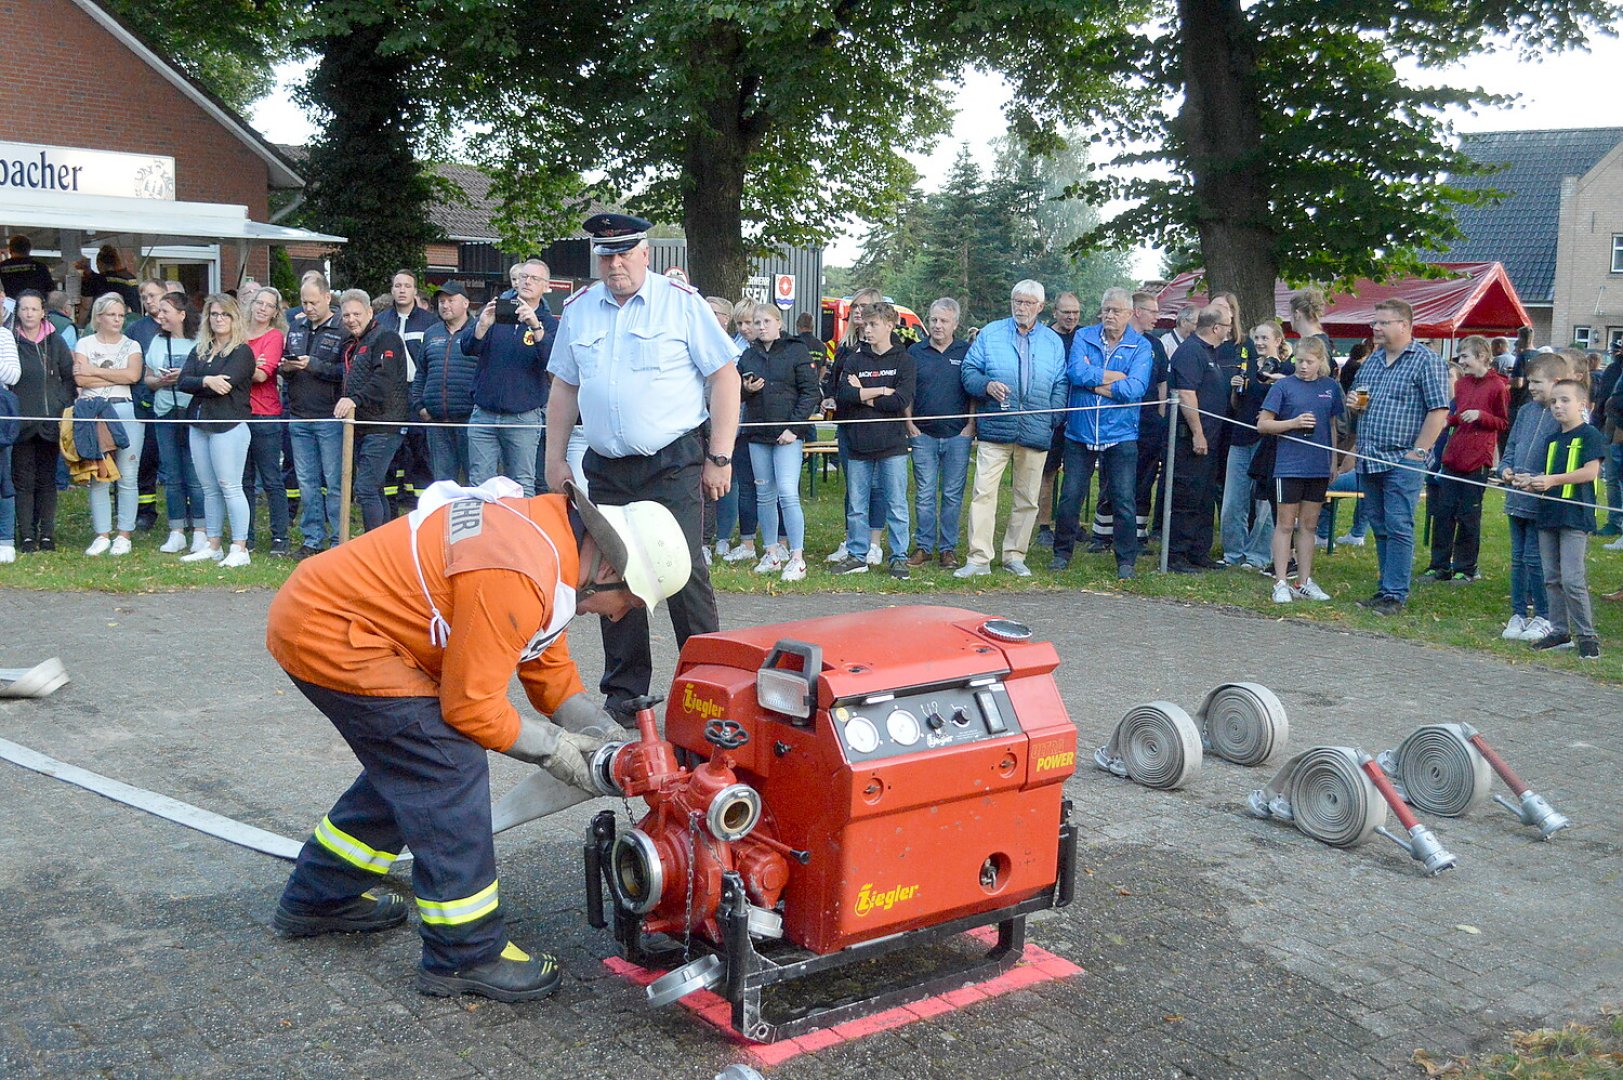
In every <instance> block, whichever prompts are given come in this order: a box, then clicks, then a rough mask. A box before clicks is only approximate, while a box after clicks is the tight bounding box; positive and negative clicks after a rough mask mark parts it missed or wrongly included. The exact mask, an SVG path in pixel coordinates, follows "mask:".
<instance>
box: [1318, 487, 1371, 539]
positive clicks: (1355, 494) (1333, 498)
mask: <svg viewBox="0 0 1623 1080" xmlns="http://www.w3.org/2000/svg"><path fill="white" fill-rule="evenodd" d="M1363 497H1364V493H1363V492H1362V491H1327V492H1325V493H1324V508H1325V511H1326V512H1327V513H1329V515H1330V530H1329V532H1330V540H1329V543H1327V544H1325V545H1324V553H1325V554H1326V555H1334V554H1335V553H1336V503H1338V502H1340V501H1341V500H1342V499H1362V498H1363Z"/></svg>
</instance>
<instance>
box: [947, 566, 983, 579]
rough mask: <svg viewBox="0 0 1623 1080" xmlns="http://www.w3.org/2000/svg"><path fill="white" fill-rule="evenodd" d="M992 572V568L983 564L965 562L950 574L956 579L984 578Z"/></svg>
mask: <svg viewBox="0 0 1623 1080" xmlns="http://www.w3.org/2000/svg"><path fill="white" fill-rule="evenodd" d="M991 572H992V568H991V567H990V566H987V565H986V564H985V563H983V562H966V563H964V565H962V566H960V567H959V568H958V569H956V570H954V571H953V572H952V576H953V577H956V578H972V577H984V576H986V575H987V574H990V573H991Z"/></svg>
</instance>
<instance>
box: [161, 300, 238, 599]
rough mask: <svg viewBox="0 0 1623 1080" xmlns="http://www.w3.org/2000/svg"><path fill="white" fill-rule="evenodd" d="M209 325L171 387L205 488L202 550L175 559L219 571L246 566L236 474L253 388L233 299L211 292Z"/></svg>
mask: <svg viewBox="0 0 1623 1080" xmlns="http://www.w3.org/2000/svg"><path fill="white" fill-rule="evenodd" d="M203 317H204V319H205V320H206V322H207V325H206V326H205V327H204V328H203V332H202V336H201V337H200V338H199V339H198V342H197V348H195V349H193V350H192V354H191V355H190V356H188V357H187V358H186V366H185V367H184V368H182V369H181V372H180V378H178V379H176V380H175V388H176V389H177V390H180V391H181V392H183V393H187V394H190V395H192V401H191V404H190V405H188V406H187V407H186V419H187V421H188V423H187V428H188V429H189V430H188V431H187V436H188V438H189V439H190V442H191V451H192V464H193V465H195V466H196V467H197V478H198V480H199V481H201V482H202V484H203V520H204V522H205V527H206V529H207V531H208V546H207V547H205V548H204V549H203V550H202V551H194V552H192V553H191V554H189V555H183V556H181V560H180V561H181V562H202V561H204V560H213V561H215V562H218V563H219V564H220V565H221V566H231V567H235V566H247V565H248V564H249V562H250V559H249V556H248V499H247V497H246V496H244V495H243V493H242V474H243V470H244V469H245V468H246V467H247V465H248V425H247V424H245V423H243V421H245V420H247V419H248V416H249V409H250V406H249V403H248V395H249V392H250V391H251V390H252V388H253V384H254V354H253V350H252V349H250V348H249V347H248V342H247V330H248V327H247V322H246V320H244V319H243V317H242V311H241V309H239V308H238V307H237V301H236V300H235V299H234V298H233V297H230V296H227V295H226V294H225V293H215V294H214V295H213V296H210V297H209V298H208V299H207V300H205V301H204V302H203ZM228 514H229V515H230V519H231V553H230V554H229V555H227V554H225V553H224V552H223V551H222V550H221V538H222V536H223V535H224V532H225V519H226V516H227V515H228Z"/></svg>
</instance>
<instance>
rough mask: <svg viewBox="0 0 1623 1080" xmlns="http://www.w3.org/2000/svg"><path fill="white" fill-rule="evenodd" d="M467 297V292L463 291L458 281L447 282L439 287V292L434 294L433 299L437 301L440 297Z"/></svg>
mask: <svg viewBox="0 0 1623 1080" xmlns="http://www.w3.org/2000/svg"><path fill="white" fill-rule="evenodd" d="M467 295H468V290H467V289H464V288H463V287H462V282H460V281H447V282H446V283H445V284H444V285H441V286H440V291H439V292H437V293H435V294H434V298H435V299H436V300H437V299H439V298H440V297H442V296H467Z"/></svg>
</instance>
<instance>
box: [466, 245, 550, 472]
mask: <svg viewBox="0 0 1623 1080" xmlns="http://www.w3.org/2000/svg"><path fill="white" fill-rule="evenodd" d="M517 269H518V275H517V276H518V295H517V296H516V297H514V298H513V301H512V303H513V306H514V308H515V310H514V311H513V313H512V315H511V316H506V315H504V316H503V318H500V319H499V318H497V311H496V308H497V305H498V301H496V300H492V301H491V302H490V303H488V304H486V305H485V306H484V309H483V310H482V311H480V312H479V320H478V321H477V322H476V323H474V325H473V326H472V327H470V328H469V329H467V330H465V331H463V338H462V343H461V348H462V351H463V352H464V353H466V354H468V355H469V356H472V357H475V358H476V360H477V365H478V366H477V367H475V368H474V372H473V415H472V416H471V417H469V419H468V423H469V424H470V425H471V426H470V427H469V428H468V480H469V482H470V483H473V484H482V483H484V482H485V481H486V480H489V479H490V478H491V477H493V476H506V477H508V478H510V479H512V480H515V481H517V482H518V485H519V486H520V487H522V488H523V489H524V494H526V495H534V494H535V493H536V490H537V485H536V475H535V455H536V447H537V446H539V445H540V442H541V425H542V423H543V422H545V420H546V408H547V360H548V358H549V357H551V355H552V336H553V331H555V330H556V329H557V328H558V320H557V319H555V318H553V317H552V316H551V315H550V314H548V313H547V311H546V309H545V308H544V307H543V306H542V303H541V298H542V297H544V296H545V295H546V293H547V287H548V283H549V281H550V279H551V277H552V272H551V270H549V269H548V267H547V264H546V263H544V262H542V261H541V260H540V259H526V260H525V261H524V262H523V264H522V265H521V266H519V267H518V268H517ZM508 319H511V321H507V320H508ZM564 430H565V431H567V430H568V428H565V429H564Z"/></svg>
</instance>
